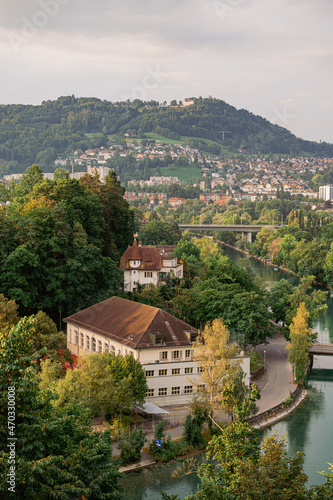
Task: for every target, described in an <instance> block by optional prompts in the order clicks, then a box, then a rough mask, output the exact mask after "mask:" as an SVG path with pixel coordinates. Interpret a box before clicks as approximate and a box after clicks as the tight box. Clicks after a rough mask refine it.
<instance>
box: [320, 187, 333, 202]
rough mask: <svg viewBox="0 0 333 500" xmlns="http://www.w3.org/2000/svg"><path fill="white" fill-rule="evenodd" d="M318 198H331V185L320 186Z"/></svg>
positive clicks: (332, 195) (332, 188) (332, 191)
mask: <svg viewBox="0 0 333 500" xmlns="http://www.w3.org/2000/svg"><path fill="white" fill-rule="evenodd" d="M319 198H320V199H322V200H325V201H329V200H333V186H320V187H319Z"/></svg>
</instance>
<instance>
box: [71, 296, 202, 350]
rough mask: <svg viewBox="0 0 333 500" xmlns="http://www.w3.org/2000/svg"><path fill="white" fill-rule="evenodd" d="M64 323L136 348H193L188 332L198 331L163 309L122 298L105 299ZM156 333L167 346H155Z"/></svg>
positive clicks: (73, 315)
mask: <svg viewBox="0 0 333 500" xmlns="http://www.w3.org/2000/svg"><path fill="white" fill-rule="evenodd" d="M64 321H65V322H66V323H72V324H74V325H76V326H78V327H81V328H84V329H87V330H90V331H92V332H95V333H100V334H102V335H104V336H106V337H108V338H110V339H112V340H115V341H116V342H120V343H122V344H124V345H127V346H129V347H132V348H134V349H148V348H150V349H151V348H154V347H159V348H161V347H163V345H164V346H165V347H172V346H191V345H192V344H191V341H190V340H189V338H188V336H187V335H186V333H185V331H191V332H196V331H197V330H196V329H195V328H193V327H192V326H190V325H189V324H187V323H185V322H184V321H181V320H180V319H178V318H175V317H174V316H172V315H171V314H169V313H167V312H166V311H163V310H162V309H158V308H157V307H152V306H147V305H145V304H140V303H138V302H133V301H131V300H127V299H122V298H120V297H111V298H110V299H106V300H103V302H99V303H98V304H95V305H94V306H91V307H88V308H87V309H84V310H83V311H80V312H78V313H75V314H72V315H71V316H68V317H67V318H65V319H64ZM156 333H159V334H161V335H163V339H164V344H158V345H156V344H155V343H154V341H153V338H152V337H151V335H150V334H156Z"/></svg>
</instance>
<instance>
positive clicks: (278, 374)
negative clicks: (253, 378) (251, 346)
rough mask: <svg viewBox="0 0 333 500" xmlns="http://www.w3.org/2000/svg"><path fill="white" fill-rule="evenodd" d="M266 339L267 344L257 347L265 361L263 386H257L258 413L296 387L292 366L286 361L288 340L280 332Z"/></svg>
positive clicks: (277, 402) (275, 404)
mask: <svg viewBox="0 0 333 500" xmlns="http://www.w3.org/2000/svg"><path fill="white" fill-rule="evenodd" d="M267 340H268V342H269V343H268V344H267V345H260V346H258V347H257V349H258V351H259V352H260V353H261V355H262V357H263V359H264V361H265V373H264V376H263V377H264V379H265V383H264V387H259V389H260V390H261V399H260V400H259V401H258V402H257V405H258V408H259V411H258V413H262V412H264V411H267V410H269V409H270V408H273V407H274V406H277V405H278V404H280V403H282V402H283V401H284V400H285V398H286V397H288V396H289V395H290V392H292V393H293V392H295V390H296V387H297V386H296V385H295V384H293V374H292V368H291V365H290V363H289V362H288V352H289V351H288V349H286V347H287V345H288V342H287V341H286V340H285V338H284V337H283V335H281V334H280V333H278V334H276V335H274V337H273V338H272V339H267Z"/></svg>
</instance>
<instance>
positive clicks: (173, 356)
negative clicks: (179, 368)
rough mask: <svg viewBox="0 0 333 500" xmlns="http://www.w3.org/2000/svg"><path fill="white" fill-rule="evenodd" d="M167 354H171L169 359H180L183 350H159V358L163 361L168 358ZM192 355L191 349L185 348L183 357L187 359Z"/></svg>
mask: <svg viewBox="0 0 333 500" xmlns="http://www.w3.org/2000/svg"><path fill="white" fill-rule="evenodd" d="M169 354H170V355H171V359H182V357H183V351H178V350H177V351H171V352H170V351H162V352H160V359H161V360H162V361H165V360H167V359H169ZM192 357H193V349H185V359H189V358H192Z"/></svg>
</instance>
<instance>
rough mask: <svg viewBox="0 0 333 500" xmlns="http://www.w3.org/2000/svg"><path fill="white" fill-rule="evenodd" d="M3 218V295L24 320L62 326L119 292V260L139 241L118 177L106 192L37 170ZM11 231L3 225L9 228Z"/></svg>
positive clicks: (95, 184) (90, 180) (92, 180)
mask: <svg viewBox="0 0 333 500" xmlns="http://www.w3.org/2000/svg"><path fill="white" fill-rule="evenodd" d="M16 191H17V192H16V193H15V194H14V199H13V203H11V204H10V205H9V207H7V208H5V209H3V210H1V211H0V222H1V227H2V228H3V235H4V237H5V241H3V240H2V238H0V264H1V270H2V272H1V275H0V290H1V291H3V293H4V295H5V296H6V297H8V298H9V299H14V300H16V301H17V302H18V303H19V306H20V312H21V313H23V314H31V313H36V312H37V311H38V310H43V311H44V312H45V313H46V314H48V315H50V316H51V317H52V319H54V320H55V319H58V318H60V315H62V316H65V315H67V314H72V313H73V312H76V311H78V310H81V309H84V308H85V307H88V306H90V305H93V304H95V303H96V302H98V301H101V300H104V299H105V298H107V297H109V296H110V295H112V294H114V293H115V292H116V291H118V290H119V286H120V283H121V279H122V273H121V272H120V270H119V267H118V259H119V257H120V255H121V253H122V252H123V251H124V250H125V248H127V246H128V244H129V243H130V242H131V241H132V237H133V227H134V226H133V214H132V212H131V211H130V210H129V207H128V204H127V202H126V201H125V200H124V198H123V193H124V191H123V188H122V187H121V186H120V184H119V182H118V181H117V178H116V176H115V174H114V172H110V173H109V175H108V176H107V178H106V182H105V184H102V183H101V182H100V181H99V179H98V178H96V177H93V176H86V177H85V178H84V179H83V180H82V181H80V182H78V181H76V180H72V179H69V178H68V176H66V175H60V174H59V175H57V176H56V178H55V180H54V181H49V180H43V178H42V175H41V171H40V169H39V167H37V166H33V167H31V169H29V171H28V173H27V174H26V176H25V177H24V178H23V180H22V182H21V183H20V184H18V186H17V190H16ZM2 223H3V225H2Z"/></svg>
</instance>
